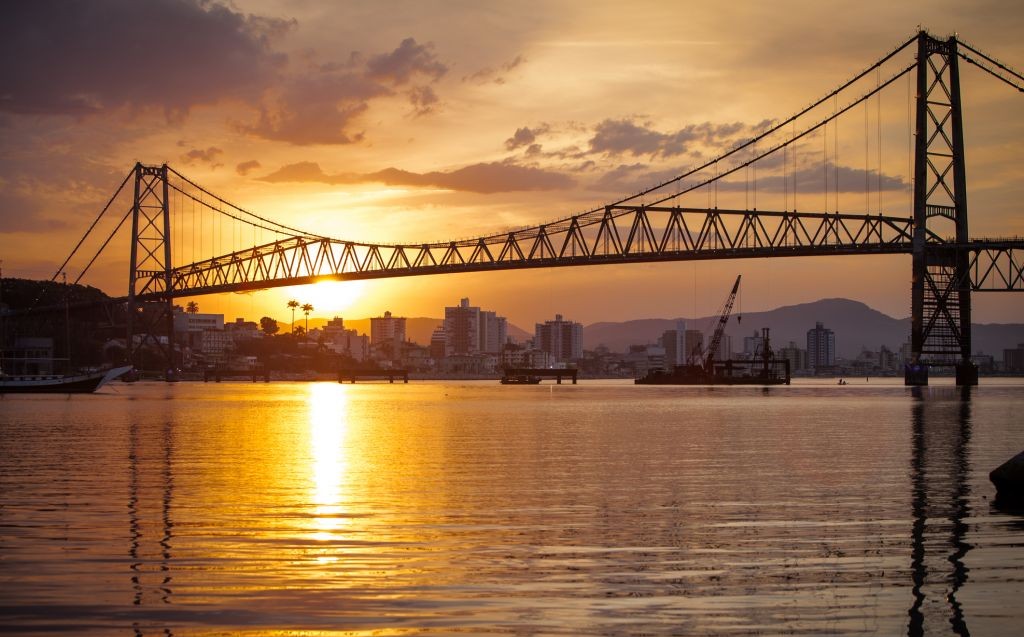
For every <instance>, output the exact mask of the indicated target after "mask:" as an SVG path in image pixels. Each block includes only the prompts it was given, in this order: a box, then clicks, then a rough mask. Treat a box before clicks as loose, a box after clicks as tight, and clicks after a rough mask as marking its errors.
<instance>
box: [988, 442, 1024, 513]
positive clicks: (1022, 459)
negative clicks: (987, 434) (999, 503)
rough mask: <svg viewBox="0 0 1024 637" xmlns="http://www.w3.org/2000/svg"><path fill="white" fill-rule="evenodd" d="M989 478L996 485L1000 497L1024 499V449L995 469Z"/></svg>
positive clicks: (1004, 498) (1002, 498)
mask: <svg viewBox="0 0 1024 637" xmlns="http://www.w3.org/2000/svg"><path fill="white" fill-rule="evenodd" d="M988 478H989V480H991V481H992V484H994V485H996V497H998V498H999V499H1001V500H1006V501H1024V451H1022V452H1020V453H1018V454H1017V455H1015V456H1014V457H1012V458H1010V459H1009V460H1007V461H1006V462H1004V463H1003V464H1001V465H999V466H998V467H996V468H995V469H993V470H992V473H990V474H988Z"/></svg>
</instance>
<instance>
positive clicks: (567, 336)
mask: <svg viewBox="0 0 1024 637" xmlns="http://www.w3.org/2000/svg"><path fill="white" fill-rule="evenodd" d="M533 343H534V347H536V348H537V349H539V350H543V351H545V352H547V353H548V354H550V355H551V359H552V361H553V362H556V363H572V362H575V361H577V360H579V359H581V358H583V325H582V324H581V323H576V322H574V321H565V320H562V315H561V314H556V315H555V320H553V321H546V322H544V323H537V324H536V327H535V330H534V340H533Z"/></svg>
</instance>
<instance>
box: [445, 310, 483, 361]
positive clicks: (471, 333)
mask: <svg viewBox="0 0 1024 637" xmlns="http://www.w3.org/2000/svg"><path fill="white" fill-rule="evenodd" d="M444 332H445V339H446V340H445V356H458V355H465V354H476V353H478V352H480V308H478V307H472V306H470V304H469V299H462V300H461V301H460V302H459V304H458V305H457V306H456V307H446V308H444Z"/></svg>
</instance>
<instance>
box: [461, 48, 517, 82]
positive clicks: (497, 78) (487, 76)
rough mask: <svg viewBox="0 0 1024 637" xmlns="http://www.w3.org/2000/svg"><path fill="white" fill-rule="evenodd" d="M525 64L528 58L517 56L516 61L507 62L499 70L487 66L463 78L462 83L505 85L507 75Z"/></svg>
mask: <svg viewBox="0 0 1024 637" xmlns="http://www.w3.org/2000/svg"><path fill="white" fill-rule="evenodd" d="M525 62H526V58H524V57H523V56H522V55H517V56H516V57H515V58H514V59H512V60H510V61H508V62H505V63H504V64H502V65H501V66H500V67H499V68H497V69H495V68H494V67H490V66H485V67H484V68H482V69H480V70H479V71H477V72H475V73H473V74H471V75H467V76H465V77H463V78H462V81H463V82H471V83H473V84H504V83H505V82H506V74H508V73H509V72H511V71H512V70H514V69H515V68H516V67H518V66H520V65H521V64H523V63H525Z"/></svg>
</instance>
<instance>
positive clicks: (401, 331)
mask: <svg viewBox="0 0 1024 637" xmlns="http://www.w3.org/2000/svg"><path fill="white" fill-rule="evenodd" d="M404 342H405V317H404V316H391V312H384V316H375V317H373V318H371V319H370V344H371V345H379V344H381V343H394V344H395V345H400V344H402V343H404Z"/></svg>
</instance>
